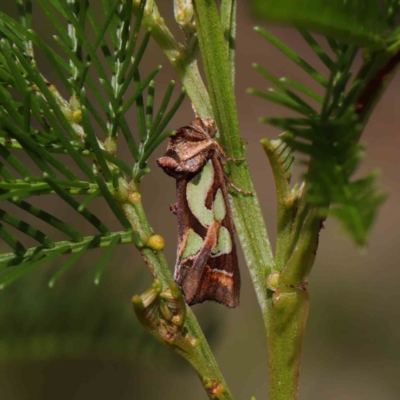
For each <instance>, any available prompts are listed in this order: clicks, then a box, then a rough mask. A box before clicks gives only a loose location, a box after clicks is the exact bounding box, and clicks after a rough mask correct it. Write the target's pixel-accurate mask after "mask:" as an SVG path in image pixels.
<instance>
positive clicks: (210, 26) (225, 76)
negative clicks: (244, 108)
mask: <svg viewBox="0 0 400 400" xmlns="http://www.w3.org/2000/svg"><path fill="white" fill-rule="evenodd" d="M194 7H195V20H196V26H197V32H198V36H199V43H200V49H201V54H202V57H203V62H204V69H205V72H206V77H207V82H208V88H209V92H210V100H211V105H212V109H213V112H214V119H215V121H216V123H217V126H218V128H219V132H220V135H221V141H222V142H223V145H224V148H225V150H226V152H227V154H228V156H230V157H234V158H241V157H243V152H244V151H243V145H242V142H241V139H240V136H239V126H238V117H237V110H236V101H235V95H234V92H233V85H232V82H231V74H230V64H229V58H228V47H227V46H226V43H225V38H224V32H223V28H222V25H221V21H220V18H219V14H218V10H217V8H216V5H215V1H212V0H196V1H194ZM192 101H193V99H192ZM194 104H195V106H197V104H196V103H194ZM201 116H202V115H201ZM202 117H203V116H202ZM229 167H230V176H231V177H232V180H233V181H234V182H235V184H236V185H237V186H238V187H240V188H241V189H244V190H250V191H251V192H252V195H245V194H242V193H238V192H234V193H233V192H232V194H231V196H230V200H231V205H232V211H233V218H234V222H235V227H236V230H237V233H238V236H239V239H240V242H241V244H242V248H243V251H244V255H245V258H246V262H247V266H248V268H249V270H250V274H251V277H252V280H253V284H254V287H255V290H256V294H257V298H258V301H259V304H260V306H261V310H262V313H263V317H264V322H265V324H267V321H268V318H269V317H268V302H269V301H270V300H269V299H268V298H267V293H266V288H265V276H266V273H268V274H269V273H270V272H271V271H272V270H274V269H275V264H274V260H273V255H272V250H271V246H270V243H269V239H268V235H267V230H266V227H265V223H264V219H263V216H262V213H261V208H260V204H259V202H258V198H257V196H256V194H255V191H254V186H253V183H252V180H251V177H250V174H249V170H248V166H247V163H246V162H241V163H230V165H229Z"/></svg>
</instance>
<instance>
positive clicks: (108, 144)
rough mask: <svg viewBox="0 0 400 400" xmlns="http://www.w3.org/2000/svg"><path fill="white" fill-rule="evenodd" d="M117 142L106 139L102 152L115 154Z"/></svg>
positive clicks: (112, 139)
mask: <svg viewBox="0 0 400 400" xmlns="http://www.w3.org/2000/svg"><path fill="white" fill-rule="evenodd" d="M117 148H118V146H117V141H116V139H114V138H111V137H108V138H107V139H106V140H105V141H104V150H106V151H108V152H109V153H110V154H115V153H116V152H117Z"/></svg>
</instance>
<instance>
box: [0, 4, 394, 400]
mask: <svg viewBox="0 0 400 400" xmlns="http://www.w3.org/2000/svg"><path fill="white" fill-rule="evenodd" d="M33 3H34V6H35V2H33ZM159 3H163V6H162V7H161V11H162V15H163V16H165V19H166V20H167V22H168V24H169V26H170V27H171V29H172V30H173V31H174V33H175V34H176V35H180V32H179V30H178V29H177V28H176V27H174V26H173V24H174V23H173V20H172V5H171V4H170V3H172V2H162V1H159ZM239 3H240V4H239V9H238V17H239V18H238V35H237V53H236V57H237V72H236V94H237V103H238V109H239V122H240V129H241V132H242V136H243V137H244V138H245V139H246V140H247V142H248V158H249V162H250V169H251V172H252V175H253V178H254V182H255V186H256V188H257V192H258V195H259V197H260V201H261V203H262V206H263V211H264V215H265V218H266V221H267V226H268V229H269V231H270V239H271V241H272V243H274V241H275V232H274V231H275V223H276V217H275V195H274V184H273V181H272V176H271V173H270V170H269V165H268V161H267V159H266V157H265V154H264V153H263V151H262V149H261V146H260V145H259V141H260V139H261V138H263V137H268V138H270V139H272V138H274V137H275V136H276V135H277V134H278V133H279V132H278V131H276V130H274V129H273V128H271V127H269V126H267V125H261V124H259V123H258V122H257V119H258V118H259V117H260V116H277V115H284V114H285V115H286V111H285V110H283V109H282V108H280V107H278V106H276V105H273V104H271V103H268V102H266V101H264V100H260V99H258V98H254V97H251V96H250V95H248V94H247V93H246V89H247V88H248V87H256V88H260V89H266V88H267V87H268V86H269V84H268V82H266V81H265V80H263V78H261V77H260V76H259V75H258V74H257V73H256V72H255V71H254V70H253V69H252V66H251V64H252V63H253V62H257V63H260V64H261V65H263V66H264V67H266V68H267V69H268V70H269V71H270V72H272V73H274V74H275V75H278V76H287V77H290V78H292V79H296V80H298V81H300V82H302V83H304V84H306V85H310V86H312V87H313V88H314V89H315V90H316V91H320V88H319V87H318V85H317V84H314V83H313V82H311V81H310V79H309V78H308V76H307V75H306V74H305V73H303V72H302V71H301V70H300V69H299V68H297V67H296V66H295V65H294V64H293V63H291V62H290V61H288V60H287V59H286V58H285V57H284V56H283V55H282V54H281V53H280V52H279V51H278V50H276V49H275V48H274V47H272V45H269V44H268V43H267V42H266V41H265V40H263V39H262V38H261V37H260V36H259V35H257V34H256V33H255V32H254V31H253V29H252V28H253V26H255V25H257V24H260V25H263V26H265V24H264V23H263V22H262V21H255V20H254V19H252V18H251V16H250V11H249V9H248V7H247V2H239ZM15 8H16V6H15V2H7V1H2V2H0V9H1V10H5V11H7V12H8V13H9V14H11V15H14V16H15V15H16V13H15ZM36 8H39V6H37V7H36ZM36 12H37V13H36ZM33 27H34V29H36V30H37V31H38V32H39V33H40V34H41V35H44V37H45V38H46V40H47V41H48V42H49V43H53V39H52V38H51V35H52V34H53V31H52V27H51V25H50V24H49V23H48V21H45V20H44V19H43V15H42V13H41V12H40V11H38V10H37V11H35V14H34V23H33ZM268 29H269V30H270V31H271V32H272V33H274V34H275V35H277V36H278V38H279V39H281V40H282V41H284V42H285V43H286V44H288V45H289V46H291V47H293V48H294V49H296V51H298V52H299V53H300V54H301V55H302V56H303V57H305V58H306V59H307V61H308V62H309V63H311V64H312V65H314V66H316V67H317V68H319V69H323V67H322V66H321V63H320V62H319V61H318V59H316V57H315V56H314V55H313V53H312V51H311V50H310V49H309V47H308V46H307V45H306V43H305V42H304V41H303V39H302V38H301V37H300V35H299V34H298V33H297V32H296V31H295V30H293V29H290V28H281V27H272V26H268ZM160 63H161V64H163V66H164V68H163V70H162V71H161V73H160V74H159V75H158V76H157V78H156V85H157V88H158V89H159V90H160V95H159V97H161V93H162V92H163V90H162V88H165V87H166V84H167V83H168V81H169V80H170V79H176V76H175V73H174V71H173V70H172V69H171V68H170V67H169V65H168V63H167V60H166V58H165V57H164V55H163V54H162V53H161V52H160V51H159V50H158V48H157V46H156V45H155V44H154V43H151V45H150V49H149V51H148V52H147V54H146V58H145V62H144V63H143V64H142V69H141V70H142V71H143V72H142V75H143V76H145V75H146V73H145V71H146V68H153V67H154V66H156V65H157V64H160ZM45 68H46V63H45V61H43V70H44V71H45ZM45 75H46V77H47V78H48V79H49V80H50V81H51V82H56V76H55V74H54V72H53V71H52V70H47V71H45ZM399 84H400V77H399V76H397V77H396V78H394V80H393V82H392V84H391V86H390V88H389V89H388V90H387V92H386V94H385V95H384V97H383V98H382V99H381V101H380V103H379V104H378V106H377V108H376V110H375V113H374V114H373V116H372V118H371V120H370V122H369V124H368V126H367V128H366V130H365V133H364V135H363V142H364V143H365V144H366V159H365V161H364V163H363V166H362V169H361V170H360V174H361V175H362V174H366V173H369V172H371V171H372V170H374V169H376V168H379V169H380V170H381V177H380V179H379V185H380V186H381V187H382V189H383V190H385V191H386V192H388V193H389V195H390V197H389V199H388V200H387V201H386V203H385V204H384V206H383V207H382V209H381V211H380V213H379V216H378V219H377V221H376V224H375V226H374V228H373V230H372V234H371V236H370V240H369V244H368V247H367V248H366V249H365V250H364V251H360V250H359V249H357V248H356V247H355V245H353V244H352V242H351V241H350V240H349V239H348V238H347V237H346V236H345V235H342V233H341V232H340V231H339V228H338V225H337V224H336V223H335V222H334V221H332V220H328V221H327V223H326V229H325V230H323V231H322V234H321V240H320V247H319V250H318V255H317V261H316V264H315V267H314V270H313V271H312V275H311V279H310V285H309V291H310V296H311V308H310V315H309V320H308V326H307V331H306V337H305V346H304V351H303V360H302V370H301V385H300V387H301V389H300V399H302V400H331V399H341V400H354V399H362V400H372V399H374V400H375V399H380V400H396V399H399V398H400V333H399V332H400V290H399V289H398V287H399V284H400V279H399V278H400V270H399V262H400V226H399V225H400V224H399V222H400V210H399V207H398V206H396V204H397V205H398V204H399V203H400V181H399V179H398V154H399V148H400V146H399V144H400V136H399V134H398V126H399V124H400V113H399V112H398V111H397V112H396V110H398V109H399V106H400V104H399V103H400V101H399V96H398V87H399ZM192 117H193V115H192V112H191V109H190V104H189V101H188V99H186V102H185V104H184V106H183V107H182V108H181V110H180V111H179V112H178V114H177V115H176V116H175V117H174V119H173V121H172V123H171V124H170V127H169V128H177V127H179V126H182V125H184V124H186V123H188V122H189V121H190V120H191V119H192ZM131 118H132V119H131V123H132V124H135V115H134V113H133V112H132V117H131ZM163 150H164V146H161V147H160V148H159V149H158V150H157V151H156V153H155V154H154V155H153V157H152V160H151V161H150V163H149V166H150V168H151V169H152V174H150V175H149V176H147V177H145V179H144V182H143V185H142V195H143V202H144V204H145V208H146V211H147V213H148V217H149V219H150V222H151V224H152V226H153V228H154V230H155V231H156V232H158V233H160V234H162V235H163V236H164V237H165V238H166V240H167V246H166V254H167V257H168V261H169V263H170V265H171V266H172V265H173V264H174V261H175V246H176V239H175V232H176V224H175V217H174V216H173V215H171V213H170V212H169V211H168V206H169V204H171V203H173V202H174V198H175V185H174V183H173V181H172V180H171V179H170V178H168V177H167V176H166V175H165V174H163V172H162V171H161V170H160V169H158V168H157V166H156V164H155V161H154V160H155V158H156V157H158V156H159V155H160V154H162V152H163ZM119 154H124V150H123V145H121V146H120V152H119ZM396 154H397V156H396ZM125 157H128V156H127V153H126V154H125ZM47 206H48V208H47V210H49V211H50V212H55V213H56V215H61V216H64V218H65V216H66V215H67V216H68V218H72V216H73V214H71V217H69V213H70V211H69V209H68V207H67V206H65V205H64V204H55V203H54V202H52V203H50V202H49V204H48V205H47ZM396 207H397V208H396ZM4 251H8V250H5V249H4ZM100 256H101V252H100V253H99V252H94V253H93V255H92V256H87V257H86V258H85V259H84V261H83V262H82V263H81V265H77V266H75V267H73V268H72V269H71V271H70V272H69V273H68V276H67V278H66V279H64V280H61V281H60V282H59V283H58V285H57V286H56V287H55V288H54V289H53V291H56V290H64V291H66V292H69V293H70V292H73V291H74V288H75V285H76V281H77V280H79V279H81V278H82V276H83V275H85V274H86V270H88V269H89V270H91V271H92V272H93V271H94V268H93V267H94V266H95V265H96V260H98V259H99V257H100ZM239 256H240V267H241V271H242V281H243V284H242V294H241V305H240V307H239V308H238V309H235V310H228V309H226V308H224V307H222V306H220V305H217V304H214V303H209V304H207V303H206V304H204V305H201V306H196V307H194V311H195V312H196V314H197V315H198V317H199V319H200V322H201V324H202V326H204V327H205V330H206V334H207V336H208V337H209V338H210V342H211V346H212V348H213V350H214V352H215V356H216V358H217V359H218V362H219V365H220V367H221V369H222V371H223V373H224V376H225V378H226V380H227V382H228V384H229V386H230V389H231V390H232V392H233V394H234V396H235V398H237V399H250V397H251V396H252V395H254V396H256V398H257V400H260V399H265V398H267V372H266V370H267V362H266V357H267V354H266V346H265V335H264V330H263V324H262V319H261V314H260V311H259V307H258V304H257V301H256V298H255V295H254V291H253V288H252V285H251V282H250V278H249V274H248V272H247V269H246V266H245V263H244V261H243V256H242V254H241V252H240V255H239ZM91 257H93V258H91ZM35 274H43V271H41V270H38V271H35V272H34V273H32V274H30V275H29V276H28V277H27V278H25V279H28V280H29V279H31V278H32V277H33V276H34V275H35ZM91 282H92V281H87V290H86V296H85V299H84V300H85V301H88V302H89V304H90V306H89V307H88V308H87V310H88V311H87V312H89V313H90V312H91V310H96V312H97V313H100V314H101V310H102V308H101V307H100V306H98V303H96V302H93V298H94V296H95V297H96V299H99V298H102V297H103V296H106V297H107V300H106V301H112V302H114V303H115V304H117V305H118V306H117V307H115V314H114V319H115V321H120V320H122V319H125V320H126V321H127V322H126V323H127V324H128V325H129V324H136V321H134V319H135V316H134V314H133V311H131V310H130V307H131V306H130V297H131V296H132V295H133V294H135V293H141V292H142V291H144V290H145V289H146V288H147V286H148V285H149V284H150V282H151V279H150V274H149V273H148V272H147V270H146V269H145V266H144V264H143V262H142V260H141V259H140V257H139V255H138V252H137V251H136V250H135V249H134V247H133V246H122V247H121V248H120V249H119V250H118V251H117V252H116V254H114V257H113V258H112V260H111V262H110V265H109V266H108V267H107V272H106V274H105V276H104V277H103V280H102V282H101V284H100V285H99V286H96V287H95V286H94V285H92V283H91ZM18 285H20V282H17V283H15V284H14V285H13V286H12V287H10V288H9V289H7V290H5V291H4V293H2V294H1V296H2V297H1V299H2V300H1V304H2V305H1V306H0V307H1V308H3V310H2V311H3V312H4V310H5V309H7V310H8V312H9V313H10V312H12V310H13V308H14V307H16V303H15V301H11V300H10V296H11V294H10V293H13V290H17V289H14V287H16V286H18ZM60 288H61V289H60ZM30 290H31V291H30V292H29V295H30V296H31V302H32V306H34V304H35V302H36V301H39V299H40V298H41V296H48V294H44V293H45V292H46V291H49V290H50V289H48V288H47V285H46V282H43V284H42V285H38V286H37V287H36V288H35V289H30ZM83 292H85V290H83ZM99 301H100V300H99ZM90 302H92V303H90ZM26 312H27V313H28V314H29V312H30V311H29V309H27V311H26ZM62 312H65V310H60V313H62ZM69 312H70V314H71V315H73V314H74V310H69ZM119 313H120V314H119ZM130 318H131V319H130ZM42 320H43V318H42ZM114 323H115V322H114ZM33 324H34V321H33ZM82 324H90V321H86V320H85V318H83V319H82ZM132 326H133V325H132ZM86 328H87V327H86ZM133 330H134V332H135V334H134V335H132V337H131V340H132V341H133V342H135V341H137V340H139V339H138V338H140V341H141V343H143V346H136V349H135V350H134V352H133V353H132V356H131V357H129V359H126V358H123V357H121V358H119V357H118V356H113V357H109V358H107V357H106V358H103V357H100V356H99V357H97V356H96V355H91V356H90V357H89V356H88V357H86V356H84V355H81V356H79V355H77V356H75V357H72V358H71V357H70V358H69V359H68V360H62V359H59V360H54V359H49V360H41V361H38V360H24V358H23V357H20V359H19V360H14V359H12V360H10V361H3V362H2V363H0V398H1V399H4V400H53V399H55V398H57V399H58V400H72V399H73V400H83V399H85V400H87V399H96V400H105V399H116V400H133V399H135V400H153V399H154V400H155V399H157V400H158V399H163V400H164V399H165V400H167V399H175V400H178V399H193V400H196V399H204V398H205V397H206V395H205V393H204V392H203V390H202V388H201V385H200V383H199V381H198V378H197V376H196V374H195V372H194V371H193V370H192V369H191V368H190V367H189V365H187V364H186V363H185V362H184V361H182V360H181V359H180V358H179V357H178V356H175V355H171V354H170V353H169V350H168V349H165V348H163V347H162V346H161V345H160V344H158V343H156V342H155V341H153V339H152V338H148V337H147V336H146V335H143V332H142V331H141V328H140V327H137V326H136V328H135V329H133V328H132V331H133ZM110 331H112V326H111V328H110ZM0 336H1V335H0ZM149 348H150V350H149Z"/></svg>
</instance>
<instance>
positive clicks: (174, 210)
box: [169, 203, 178, 215]
mask: <svg viewBox="0 0 400 400" xmlns="http://www.w3.org/2000/svg"><path fill="white" fill-rule="evenodd" d="M169 210H170V211H171V212H172V214H174V215H176V214H177V212H178V203H174V204H171V205H170V206H169Z"/></svg>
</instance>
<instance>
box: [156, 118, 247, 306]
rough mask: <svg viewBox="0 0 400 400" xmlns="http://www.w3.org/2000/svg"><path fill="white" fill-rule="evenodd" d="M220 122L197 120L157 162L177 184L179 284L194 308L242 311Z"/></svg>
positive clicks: (182, 130)
mask: <svg viewBox="0 0 400 400" xmlns="http://www.w3.org/2000/svg"><path fill="white" fill-rule="evenodd" d="M215 132H216V128H215V122H214V121H213V120H211V119H200V118H198V117H196V118H195V119H194V121H193V122H192V123H191V124H189V125H188V126H184V127H182V128H180V129H178V130H177V131H176V134H175V135H174V136H172V137H171V138H170V139H169V143H168V147H167V151H166V153H165V154H164V156H163V157H160V158H159V159H158V160H157V163H158V165H159V166H160V167H161V168H162V169H163V170H164V172H165V173H166V174H168V175H170V176H172V177H174V178H175V179H176V191H177V203H176V204H175V205H174V207H173V208H172V211H173V212H174V213H175V214H176V216H177V218H178V252H177V253H178V254H177V262H176V266H175V274H174V279H175V282H176V283H177V284H178V285H179V287H180V288H181V290H182V292H183V294H184V296H185V300H186V302H187V303H188V304H189V305H193V304H197V303H202V302H203V301H206V300H214V301H217V302H218V303H222V304H224V305H225V306H227V307H236V306H238V305H239V292H240V273H239V267H238V260H237V255H236V247H235V242H234V240H233V233H234V226H233V221H232V213H231V209H230V205H229V199H228V190H227V186H226V177H225V173H224V170H223V164H224V162H225V160H226V159H227V156H226V154H225V152H224V151H223V149H222V147H221V146H220V144H219V143H218V142H217V141H216V140H215V139H214V136H215Z"/></svg>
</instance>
